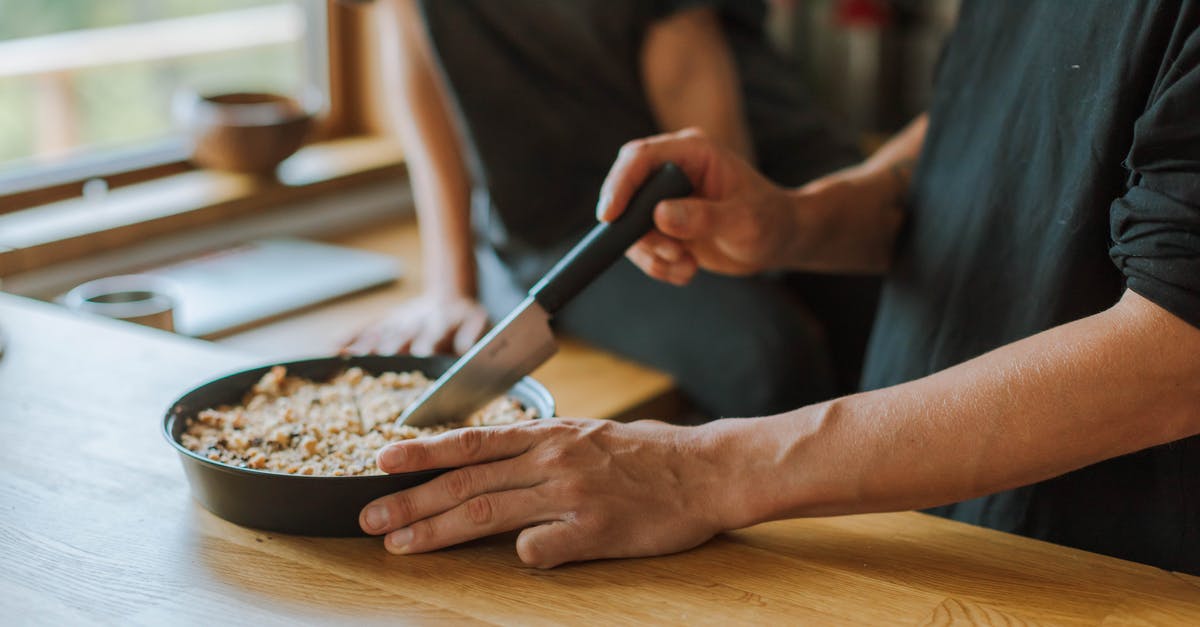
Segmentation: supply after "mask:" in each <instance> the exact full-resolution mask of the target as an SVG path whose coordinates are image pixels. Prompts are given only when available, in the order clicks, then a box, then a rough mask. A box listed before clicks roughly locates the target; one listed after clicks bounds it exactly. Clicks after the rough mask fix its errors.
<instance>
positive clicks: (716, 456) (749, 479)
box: [696, 418, 785, 530]
mask: <svg viewBox="0 0 1200 627" xmlns="http://www.w3.org/2000/svg"><path fill="white" fill-rule="evenodd" d="M766 420H767V419H764V418H729V419H724V420H715V421H713V422H710V423H708V424H705V425H703V426H700V427H696V429H697V431H698V432H699V436H700V437H699V439H700V441H701V445H700V446H699V449H700V451H699V452H698V453H697V457H698V458H700V459H701V460H704V461H706V462H708V463H707V466H708V467H709V468H710V469H711V472H712V477H711V478H710V480H709V482H708V484H707V490H708V492H709V498H708V500H707V502H706V503H705V506H706V508H707V509H708V511H709V513H710V514H711V515H712V516H713V517H714V519H715V521H716V523H715V524H716V526H718V527H719V528H720V529H721V530H730V529H741V528H744V527H749V526H751V525H755V524H758V523H761V522H766V521H769V520H774V519H776V518H779V516H777V515H776V512H777V511H778V510H779V507H778V505H777V503H776V501H777V500H778V498H779V494H778V488H779V483H778V478H779V477H780V473H783V472H785V470H784V469H783V468H780V467H779V466H778V463H777V462H778V460H779V459H780V457H781V455H780V451H779V450H778V448H777V447H778V444H779V442H778V438H777V437H776V436H773V435H772V434H770V433H766V432H765V429H764V427H766V422H765V421H766ZM764 436H766V437H764Z"/></svg>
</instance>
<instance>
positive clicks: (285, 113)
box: [182, 92, 313, 175]
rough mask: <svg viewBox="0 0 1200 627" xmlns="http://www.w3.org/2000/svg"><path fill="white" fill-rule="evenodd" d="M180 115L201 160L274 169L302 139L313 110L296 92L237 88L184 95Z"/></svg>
mask: <svg viewBox="0 0 1200 627" xmlns="http://www.w3.org/2000/svg"><path fill="white" fill-rule="evenodd" d="M183 98H184V100H185V102H184V104H185V105H186V106H185V107H184V112H183V114H182V117H183V118H184V120H183V122H184V123H185V124H186V125H187V126H188V128H189V131H190V133H191V136H192V140H193V142H194V144H195V148H194V151H193V153H192V160H193V161H194V162H196V164H197V165H200V166H202V167H206V168H213V169H217V170H226V171H229V172H242V173H246V174H258V175H271V174H273V173H274V172H275V168H276V166H278V165H279V163H280V162H282V161H283V160H284V159H286V158H288V157H289V156H290V155H291V154H292V153H294V152H296V150H298V149H299V148H300V146H302V145H303V144H304V140H305V138H307V136H308V133H309V131H311V130H312V125H313V116H312V113H311V112H310V110H309V109H308V108H306V107H305V106H304V105H303V104H301V103H300V102H299V101H297V100H296V99H295V98H290V97H288V96H282V95H279V94H269V93H257V92H235V93H228V94H213V95H206V96H200V95H190V96H184V97H183Z"/></svg>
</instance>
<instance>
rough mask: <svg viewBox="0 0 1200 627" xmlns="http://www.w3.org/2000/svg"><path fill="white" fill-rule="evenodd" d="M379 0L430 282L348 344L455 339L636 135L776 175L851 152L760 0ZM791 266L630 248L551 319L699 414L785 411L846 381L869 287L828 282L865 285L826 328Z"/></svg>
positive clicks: (504, 309)
mask: <svg viewBox="0 0 1200 627" xmlns="http://www.w3.org/2000/svg"><path fill="white" fill-rule="evenodd" d="M378 4H379V5H380V6H379V7H378V8H379V10H380V11H381V14H380V15H379V16H377V17H378V18H379V19H378V20H377V23H378V24H380V25H381V26H382V27H385V28H389V29H390V30H391V31H394V32H390V35H389V36H386V37H384V38H382V40H383V41H385V42H389V43H399V46H398V49H396V50H390V51H388V52H387V53H386V57H385V60H386V61H387V62H388V64H389V65H388V66H387V67H385V75H386V76H392V77H399V78H400V79H401V82H402V84H401V85H392V86H389V87H388V90H389V91H390V92H392V93H393V94H394V95H396V96H397V99H396V100H395V103H394V104H395V105H396V106H393V107H392V109H393V111H394V115H395V117H396V119H397V121H398V122H399V125H398V126H399V130H400V133H399V134H400V137H401V140H402V143H403V147H404V151H405V154H406V160H407V162H408V166H409V171H410V173H411V181H412V185H413V189H414V193H415V200H416V206H417V213H418V217H419V224H420V228H421V238H422V249H423V250H422V254H423V257H422V260H423V266H424V270H425V281H424V293H423V294H422V295H421V296H419V297H417V298H415V299H413V300H411V301H408V302H405V303H402V304H400V305H399V306H397V307H396V308H395V309H394V310H393V311H392V312H391V313H390V314H389V315H387V316H386V317H384V319H382V320H381V321H379V322H377V323H376V324H374V325H372V326H371V327H369V328H368V329H366V330H365V331H363V332H362V333H360V335H359V336H358V337H357V338H356V340H354V341H353V342H351V344H350V350H351V351H352V352H381V353H392V352H398V351H411V352H415V353H419V354H424V353H430V352H451V351H454V352H460V353H461V352H463V351H465V350H466V349H467V348H468V347H470V346H471V344H472V343H473V342H474V341H475V340H476V339H478V337H479V336H480V335H481V334H482V332H483V331H484V327H485V326H486V322H487V319H488V317H489V315H490V317H491V318H492V319H499V318H502V317H503V316H504V315H505V314H507V313H508V312H509V311H510V310H511V309H512V308H513V307H515V306H516V305H517V304H518V303H519V302H520V301H521V299H523V298H524V296H525V292H526V291H527V290H528V289H529V287H530V286H532V285H533V283H535V282H536V281H537V280H538V279H539V278H541V275H542V274H544V273H545V272H546V271H547V270H549V268H550V266H551V265H552V264H553V263H554V262H555V261H557V259H558V258H560V257H561V256H562V255H563V253H565V252H566V250H567V249H568V248H569V247H570V246H572V245H573V244H574V243H575V242H576V241H578V239H579V238H580V237H582V235H583V233H585V232H586V231H587V230H588V229H590V228H591V226H592V224H593V223H594V221H595V218H594V216H593V208H594V206H595V203H596V194H597V192H598V190H599V188H600V184H601V182H602V181H603V179H604V175H605V173H606V172H607V171H608V166H609V165H610V164H611V162H612V159H613V156H614V155H615V154H616V153H617V150H618V149H619V148H620V146H621V144H623V143H624V142H626V141H629V140H631V139H635V138H637V137H643V136H646V135H649V134H652V133H656V132H660V131H667V130H678V129H682V128H685V127H688V126H698V127H701V128H704V129H705V130H706V131H707V132H708V133H709V134H710V136H711V137H712V138H713V139H714V141H717V142H718V143H720V144H722V145H724V146H727V147H729V148H730V149H731V150H734V151H735V152H737V153H738V154H740V155H742V156H743V157H745V158H747V159H749V160H751V161H753V162H755V163H757V164H758V166H759V167H761V168H762V169H763V171H764V172H765V173H766V174H767V175H768V176H769V177H771V178H772V179H773V180H775V181H777V182H779V183H781V184H787V185H795V184H799V183H802V182H804V181H807V180H810V179H812V178H813V177H815V176H818V175H821V174H824V173H827V172H829V171H832V170H834V169H837V168H839V167H842V166H845V165H849V164H851V163H853V162H855V161H856V160H857V158H858V156H857V155H856V151H855V150H853V148H851V147H850V145H849V144H847V143H845V142H842V141H840V140H839V139H838V138H837V137H835V136H834V134H833V133H832V132H831V131H830V129H829V127H828V126H827V125H826V124H825V123H824V121H823V120H822V119H821V116H820V115H818V114H817V113H816V108H815V107H814V105H813V104H812V103H811V102H810V100H809V98H808V96H807V94H806V93H805V91H804V88H803V86H802V85H801V83H800V80H799V71H798V69H797V68H795V67H794V66H792V65H791V64H789V63H788V62H787V61H786V60H785V59H783V58H782V57H780V56H779V55H777V54H775V53H774V52H773V51H772V50H771V49H770V48H769V47H768V45H767V43H766V41H765V36H764V33H763V31H762V21H763V19H764V17H765V7H764V5H763V3H762V2H761V1H743V0H739V1H738V2H722V1H721V0H658V1H655V2H645V1H642V0H571V1H569V2H545V1H544V0H455V1H452V2H443V1H440V0H425V1H420V2H418V1H417V0H391V1H389V2H380V3H378ZM796 146H803V148H802V149H801V150H796V148H795V147H796ZM790 279H791V278H790V277H789V278H786V279H780V278H774V277H754V278H730V277H721V276H714V275H706V276H703V277H700V278H699V279H698V280H696V281H694V282H692V283H691V284H690V285H688V286H687V287H673V286H669V285H664V284H662V283H659V282H656V281H653V280H651V279H649V278H647V277H645V276H644V275H642V274H641V273H640V272H638V270H637V269H636V268H635V267H634V266H633V265H632V264H630V263H628V262H626V261H624V260H622V261H621V263H619V264H618V265H617V266H616V267H614V268H613V269H611V270H610V271H609V272H607V273H606V274H604V275H603V276H602V277H601V278H600V279H598V280H597V281H596V282H595V283H594V284H593V285H591V286H590V287H589V288H588V289H587V290H586V291H585V292H584V293H583V294H581V295H580V296H579V298H578V299H576V300H575V301H574V302H572V303H571V304H570V305H569V306H568V307H566V308H565V309H564V310H563V311H562V312H561V313H560V314H559V315H557V316H556V320H555V325H556V327H557V328H558V329H559V330H561V331H564V332H566V333H568V334H570V335H572V336H574V337H577V338H581V339H583V340H585V341H587V342H589V343H591V344H592V345H596V346H600V347H602V348H606V349H609V350H612V351H615V352H617V353H619V354H621V355H623V356H626V357H629V358H632V359H634V360H636V361H639V362H641V363H645V364H648V365H651V366H654V367H656V368H659V369H661V370H664V371H666V372H667V373H669V374H670V375H671V376H672V377H673V378H674V379H675V381H676V382H677V384H678V385H679V386H680V388H681V389H682V390H683V392H684V393H685V394H686V395H687V396H688V397H689V398H690V399H691V400H692V401H693V402H694V403H695V404H696V406H697V408H698V409H699V410H700V411H701V413H703V414H705V415H708V416H729V415H747V414H756V413H770V412H774V411H781V410H783V409H786V408H788V407H794V406H796V405H799V404H803V403H807V402H813V401H817V400H824V399H827V398H830V397H832V396H835V395H836V393H838V392H839V391H841V392H844V391H848V390H851V389H853V387H854V385H855V384H856V383H857V378H858V370H859V364H860V363H861V355H862V352H863V351H864V350H865V345H866V337H867V334H868V332H869V330H870V316H871V315H872V314H873V312H874V305H875V302H876V298H877V293H878V285H877V284H872V283H863V284H858V285H855V284H853V283H851V282H844V283H843V284H842V285H839V286H833V287H831V288H825V286H821V289H822V293H828V292H830V291H832V292H833V293H835V294H838V295H842V296H844V297H846V298H854V299H857V300H858V301H859V303H858V307H857V309H856V310H855V311H856V313H855V315H853V316H850V315H845V314H843V315H840V316H839V317H838V319H837V320H833V321H830V322H829V327H828V328H827V329H826V328H822V325H821V323H820V321H819V320H818V319H817V318H816V317H815V315H814V314H815V313H819V312H810V311H808V310H807V309H806V306H805V301H808V302H811V301H812V300H813V299H816V298H819V297H820V298H824V296H818V295H817V292H816V291H815V289H814V288H813V287H812V282H811V281H809V282H807V283H805V287H804V288H803V290H804V291H803V293H802V292H801V290H800V289H796V288H795V287H793V283H792V281H791V280H790ZM843 329H844V331H843ZM829 330H836V331H838V332H837V333H827V332H826V331H829ZM829 343H833V344H834V347H833V348H834V349H836V354H837V355H838V360H837V363H834V361H833V359H832V358H831V356H830V351H831V349H830V348H828V347H827V346H828V344H829ZM843 358H844V359H843ZM785 373H787V374H785ZM795 373H803V376H802V377H800V378H798V379H797V378H796V377H795V376H794V375H795Z"/></svg>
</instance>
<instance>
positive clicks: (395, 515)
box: [387, 492, 418, 524]
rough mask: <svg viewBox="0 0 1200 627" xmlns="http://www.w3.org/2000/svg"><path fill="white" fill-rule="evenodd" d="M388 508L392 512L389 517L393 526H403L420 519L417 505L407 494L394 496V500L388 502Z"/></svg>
mask: <svg viewBox="0 0 1200 627" xmlns="http://www.w3.org/2000/svg"><path fill="white" fill-rule="evenodd" d="M387 507H388V509H389V510H390V514H389V517H390V519H391V520H392V521H393V524H396V523H399V524H403V523H404V522H407V521H409V520H414V519H416V518H418V513H417V504H416V503H414V502H413V499H412V496H411V495H409V494H407V493H405V492H400V493H397V494H393V495H392V498H391V499H389V500H388V503H387Z"/></svg>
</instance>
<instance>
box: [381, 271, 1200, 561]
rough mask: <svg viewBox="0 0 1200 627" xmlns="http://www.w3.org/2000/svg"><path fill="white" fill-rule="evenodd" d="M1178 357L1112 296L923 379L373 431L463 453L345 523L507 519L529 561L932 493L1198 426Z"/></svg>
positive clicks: (626, 551)
mask: <svg viewBox="0 0 1200 627" xmlns="http://www.w3.org/2000/svg"><path fill="white" fill-rule="evenodd" d="M1197 355H1200V330H1197V329H1196V328H1194V327H1192V326H1190V325H1188V324H1187V323H1185V322H1184V321H1182V320H1181V319H1179V318H1177V317H1175V316H1173V315H1172V314H1170V313H1168V312H1166V311H1165V310H1163V309H1161V308H1160V307H1158V306H1157V305H1155V304H1153V303H1151V302H1149V301H1147V300H1145V299H1143V298H1142V297H1140V296H1138V295H1137V294H1135V293H1132V292H1127V293H1126V294H1125V296H1124V297H1123V298H1122V299H1121V301H1120V302H1119V303H1118V304H1117V305H1115V306H1113V307H1112V308H1111V309H1109V310H1107V311H1105V312H1102V313H1099V314H1096V315H1094V316H1090V317H1088V318H1084V319H1082V320H1078V321H1075V322H1071V323H1069V324H1065V325H1062V326H1059V327H1056V328H1054V329H1050V330H1048V331H1046V332H1044V333H1041V334H1038V335H1036V336H1033V337H1030V338H1026V339H1024V340H1021V341H1018V342H1014V343H1012V344H1009V345H1007V346H1003V347H1001V348H999V349H997V350H994V351H992V352H990V353H987V354H985V355H982V356H980V357H978V358H976V359H973V360H970V361H968V362H965V363H963V364H961V365H958V366H955V367H953V368H948V369H946V370H944V371H941V372H938V373H935V374H933V375H930V376H928V377H925V378H923V379H919V380H916V381H913V382H910V383H905V384H902V385H897V386H894V387H891V388H887V389H883V390H878V391H874V392H867V393H863V394H858V395H854V396H849V397H845V398H841V399H837V400H834V401H831V402H828V403H824V404H821V405H815V406H810V407H805V408H801V409H798V410H795V411H791V412H788V413H785V414H780V415H778V416H772V417H766V418H758V419H742V420H722V421H717V422H714V423H710V424H708V425H704V426H701V427H675V426H671V425H666V424H663V423H656V422H650V421H640V422H635V423H629V424H618V423H610V422H606V421H586V420H539V421H533V422H531V423H527V424H523V425H517V426H512V427H499V428H492V429H468V430H460V431H455V432H451V433H448V434H446V435H443V436H439V437H437V438H433V439H430V440H416V441H409V442H402V443H399V444H393V445H391V446H389V447H387V448H385V449H384V450H383V451H382V452H381V454H380V458H379V463H380V467H381V468H383V469H384V470H386V471H388V472H410V471H416V470H425V469H429V468H447V467H457V466H463V467H462V468H460V469H458V470H454V471H451V472H449V473H447V474H445V475H442V476H440V477H438V478H437V479H435V480H433V481H431V482H429V483H427V484H424V485H422V486H419V487H417V488H413V489H411V490H406V491H404V492H400V493H397V494H394V495H391V496H388V497H384V498H382V499H379V500H378V501H376V502H375V503H373V504H372V506H371V507H369V508H367V509H366V510H364V512H363V517H362V519H361V520H362V524H363V527H364V529H366V530H367V531H368V532H371V533H388V537H387V543H386V546H387V547H388V549H389V550H391V551H393V552H397V553H411V552H421V551H428V550H432V549H436V548H439V547H442V546H447V545H450V544H456V543H458V542H463V541H465V540H469V539H472V538H477V537H480V536H484V535H489V534H492V533H497V532H501V531H507V530H510V529H524V530H523V531H522V532H521V535H520V537H519V538H518V541H517V551H518V553H519V554H520V556H521V559H522V560H524V561H525V562H526V563H529V564H533V565H536V566H542V567H547V566H553V565H556V564H560V563H563V562H567V561H575V560H584V559H596V558H606V557H630V556H638V555H657V554H662V553H669V552H673V551H679V550H683V549H687V548H690V547H692V546H695V545H697V544H699V543H701V542H703V541H705V540H707V539H708V538H710V537H711V536H712V535H713V534H715V533H717V532H719V531H721V530H725V529H735V528H740V527H744V526H747V525H751V524H754V523H757V522H762V521H766V520H772V519H778V518H786V517H793V516H824V515H833V514H847V513H857V512H868V511H884V510H898V509H909V508H915V507H924V506H929V505H935V504H940V503H949V502H954V501H959V500H962V499H966V498H970V497H974V496H979V495H982V494H987V493H991V492H995V491H998V490H1003V489H1006V488H1012V487H1015V486H1019V485H1025V484H1028V483H1031V482H1036V481H1039V480H1042V479H1046V478H1049V477H1053V476H1057V475H1060V474H1062V473H1065V472H1068V471H1071V470H1073V469H1076V468H1080V467H1082V466H1085V465H1088V464H1092V463H1095V462H1099V461H1102V460H1105V459H1109V458H1112V457H1115V456H1118V455H1122V454H1125V453H1130V452H1134V451H1137V450H1141V449H1144V448H1147V447H1150V446H1155V445H1158V444H1163V443H1166V442H1171V441H1175V440H1179V439H1182V438H1186V437H1189V436H1192V435H1195V434H1197V433H1200V407H1198V406H1197V405H1196V403H1195V399H1196V398H1197V396H1198V395H1200V358H1197ZM529 486H533V487H529Z"/></svg>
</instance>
